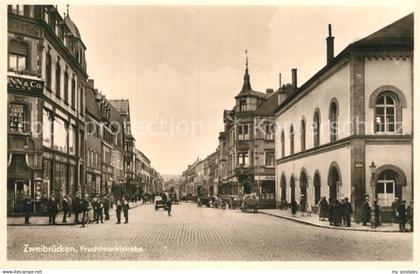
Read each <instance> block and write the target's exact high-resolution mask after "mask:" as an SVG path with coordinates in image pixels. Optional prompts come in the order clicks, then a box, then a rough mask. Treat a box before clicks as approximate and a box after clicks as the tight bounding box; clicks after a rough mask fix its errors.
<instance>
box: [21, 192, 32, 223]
mask: <svg viewBox="0 0 420 274" xmlns="http://www.w3.org/2000/svg"><path fill="white" fill-rule="evenodd" d="M32 207H33V201H32V199H31V198H30V196H29V193H27V194H26V195H25V198H24V199H23V212H24V214H25V225H29V224H31V223H30V222H29V218H30V217H31V211H32Z"/></svg>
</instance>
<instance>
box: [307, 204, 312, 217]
mask: <svg viewBox="0 0 420 274" xmlns="http://www.w3.org/2000/svg"><path fill="white" fill-rule="evenodd" d="M306 215H307V216H309V217H311V215H312V206H311V204H310V203H308V207H307V208H306Z"/></svg>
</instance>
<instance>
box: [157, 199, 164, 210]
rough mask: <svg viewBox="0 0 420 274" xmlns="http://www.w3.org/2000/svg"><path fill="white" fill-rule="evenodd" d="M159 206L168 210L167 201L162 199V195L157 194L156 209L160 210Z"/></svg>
mask: <svg viewBox="0 0 420 274" xmlns="http://www.w3.org/2000/svg"><path fill="white" fill-rule="evenodd" d="M159 208H163V210H166V202H165V201H164V200H163V199H162V197H161V196H156V198H155V210H159Z"/></svg>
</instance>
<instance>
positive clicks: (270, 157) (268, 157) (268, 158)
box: [265, 151, 274, 167]
mask: <svg viewBox="0 0 420 274" xmlns="http://www.w3.org/2000/svg"><path fill="white" fill-rule="evenodd" d="M265 165H266V166H267V167H274V152H273V151H270V152H266V153H265Z"/></svg>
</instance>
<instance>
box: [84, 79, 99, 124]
mask: <svg viewBox="0 0 420 274" xmlns="http://www.w3.org/2000/svg"><path fill="white" fill-rule="evenodd" d="M94 93H95V91H94V90H93V89H92V88H90V87H88V88H86V94H85V96H86V111H87V112H88V113H89V114H90V115H91V116H92V117H94V118H96V119H98V120H100V119H101V114H100V111H99V109H98V105H97V104H96V100H95V94H94Z"/></svg>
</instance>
